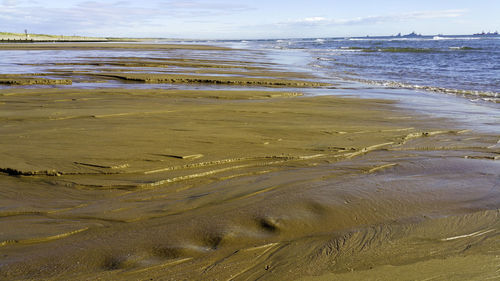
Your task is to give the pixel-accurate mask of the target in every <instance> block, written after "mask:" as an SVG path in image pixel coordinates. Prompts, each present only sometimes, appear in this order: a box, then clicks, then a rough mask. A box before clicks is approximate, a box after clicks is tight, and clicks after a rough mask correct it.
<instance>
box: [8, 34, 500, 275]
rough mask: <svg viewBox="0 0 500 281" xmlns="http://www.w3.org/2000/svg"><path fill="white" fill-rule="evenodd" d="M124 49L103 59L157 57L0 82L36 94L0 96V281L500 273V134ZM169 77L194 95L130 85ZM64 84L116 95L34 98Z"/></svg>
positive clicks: (214, 65) (213, 52)
mask: <svg viewBox="0 0 500 281" xmlns="http://www.w3.org/2000/svg"><path fill="white" fill-rule="evenodd" d="M61 45H64V44H61ZM103 45H104V44H103ZM130 45H131V44H120V45H113V50H115V51H116V52H121V51H123V50H131V49H132V50H134V51H136V52H141V51H145V50H148V51H150V52H151V51H156V50H158V53H156V56H152V55H151V54H149V55H148V56H147V58H144V57H131V56H130V55H129V53H127V55H118V56H116V57H113V58H110V57H109V56H106V55H101V54H96V55H95V57H93V58H88V57H87V58H84V57H78V62H65V63H63V64H55V63H51V64H47V63H45V64H44V63H41V64H40V65H37V67H42V68H46V69H50V70H47V72H45V73H46V74H47V75H40V73H39V74H33V73H32V74H29V73H28V74H18V75H17V76H16V75H11V76H10V77H3V78H2V79H10V80H9V81H21V82H23V83H24V82H26V83H28V84H30V83H34V84H31V86H29V87H32V88H23V87H27V86H19V87H12V88H2V89H0V108H1V109H2V110H1V113H0V130H1V133H2V135H3V137H2V139H1V140H0V144H1V145H0V147H1V150H0V155H1V157H0V158H1V159H2V160H1V161H0V182H1V183H2V187H1V188H0V193H1V194H2V195H4V196H2V198H1V199H0V203H1V204H2V206H4V208H3V209H2V210H1V211H0V224H2V226H1V228H2V229H6V230H5V231H4V232H2V233H1V234H0V248H1V249H2V252H3V254H4V255H3V256H2V257H1V258H0V277H1V278H6V279H33V278H35V279H40V278H48V279H54V278H57V279H73V280H88V279H94V278H101V279H104V280H113V279H121V280H137V279H145V278H158V279H195V280H202V279H221V278H233V279H257V278H261V279H263V280H296V279H301V278H307V277H311V276H323V278H325V279H329V278H343V279H344V278H351V279H356V278H359V277H363V278H368V279H370V278H373V279H376V278H378V277H384V276H385V277H387V278H388V279H399V280H411V279H416V278H423V277H424V276H425V277H433V276H436V275H437V274H439V275H440V276H444V277H443V278H446V276H447V277H450V278H459V277H460V278H462V277H463V278H466V279H467V278H473V279H474V278H475V279H485V278H490V277H494V276H495V274H497V273H496V271H495V270H496V269H495V261H496V259H497V258H496V255H498V253H500V249H499V248H498V247H499V246H498V245H500V244H499V243H498V234H499V229H500V225H499V221H500V220H499V219H498V218H499V216H500V215H499V207H500V200H499V198H500V190H498V187H499V183H498V178H497V175H496V174H495V171H497V169H498V163H497V162H496V159H497V158H496V157H498V154H499V153H500V146H499V144H498V135H495V134H488V133H478V132H473V131H467V130H463V129H462V128H461V127H460V126H459V125H457V124H452V123H451V122H448V121H447V120H445V119H443V118H437V117H429V116H424V115H419V114H417V113H415V112H413V111H412V112H409V111H407V110H405V109H402V108H400V107H399V106H398V103H397V102H396V101H390V100H383V99H376V98H371V99H366V98H363V99H362V98H356V97H339V96H308V95H307V93H308V90H309V89H311V90H314V89H320V90H324V91H329V90H332V91H333V90H335V89H334V88H335V87H336V86H337V85H326V84H321V83H318V81H317V80H318V79H315V78H314V73H306V74H304V73H299V72H294V71H293V69H289V68H288V69H286V70H287V71H285V72H283V68H286V67H285V66H283V65H280V64H278V63H274V62H270V61H267V60H266V56H265V54H264V55H256V52H253V51H248V50H247V51H245V50H237V51H235V50H230V49H227V48H222V47H205V46H198V45H192V46H190V45H172V46H171V45H162V46H153V45H152V44H151V45H148V44H140V45H138V46H130ZM22 48H29V47H28V46H26V47H22ZM43 48H45V49H55V50H57V49H59V48H68V46H59V45H57V44H56V45H52V44H47V45H46V46H43ZM71 48H73V47H71ZM104 48H105V50H109V48H107V47H101V46H100V45H99V44H97V45H96V44H86V45H85V46H80V47H76V48H73V49H74V50H75V51H78V50H80V49H87V50H94V51H96V52H97V51H99V50H103V49H104ZM6 49H8V50H15V48H9V47H6V48H2V45H0V52H2V50H6ZM165 50H166V51H168V52H164V51H165ZM180 58H182V59H180ZM68 68H70V69H69V70H68ZM138 72H139V73H141V74H140V75H139V76H140V77H139V78H141V79H135V80H133V81H127V79H126V78H127V77H128V78H133V77H132V76H134V75H135V76H137V75H138V74H137V73H138ZM41 74H43V73H41ZM131 75H132V76H131ZM173 75H182V76H173ZM135 76H134V77H135ZM124 77H125V79H123V78H124ZM144 77H146V78H144ZM148 77H149V78H148ZM151 77H152V78H154V79H155V80H154V81H149V80H148V79H150V78H151ZM172 77H174V78H176V79H181V80H182V79H186V77H191V78H189V79H188V80H186V81H184V82H183V83H187V84H189V85H191V86H195V87H196V88H197V89H190V90H183V89H159V88H151V89H140V90H139V89H128V88H127V85H128V84H127V83H139V84H141V83H147V82H148V81H149V82H154V83H157V84H155V85H163V84H165V83H166V84H171V83H172V82H173V81H172V80H170V79H171V78H172ZM193 77H196V78H193ZM207 77H208V78H207ZM135 78H137V77H135ZM152 78H151V79H152ZM44 79H45V80H44ZM59 79H66V80H70V81H71V82H72V83H73V84H76V85H78V83H83V82H86V83H88V82H89V81H90V82H91V83H96V84H97V83H110V81H111V80H112V82H113V83H117V84H116V85H117V86H116V87H114V88H93V89H82V88H57V87H59V86H58V84H57V83H55V82H54V83H55V85H53V86H54V87H56V88H40V86H38V85H37V83H41V84H43V83H52V82H51V81H52V80H54V81H57V80H59ZM108 79H111V80H108ZM101 80H104V81H101ZM124 80H125V81H124ZM37 81H38V82H37ZM221 81H222V82H223V81H226V82H227V81H239V82H238V83H232V84H231V83H226V84H223V83H221ZM211 84H218V85H219V86H220V87H221V88H220V89H211V88H210V85H211ZM235 84H236V85H235ZM252 84H256V85H259V87H262V88H266V89H268V90H265V91H264V90H260V89H259V90H256V89H253V88H252ZM277 84H282V85H283V86H284V87H285V88H284V89H282V88H279V87H278V88H276V87H271V86H275V85H277ZM242 85H244V86H242ZM235 87H238V88H237V90H235ZM242 88H243V89H245V90H242ZM330 88H331V89H330ZM290 89H291V90H290ZM359 91H363V90H362V89H360V90H359ZM366 91H369V90H368V89H367V90H366ZM492 186H493V189H492ZM471 187H474V188H473V189H472V188H471ZM60 256H64V257H65V259H60V258H57V257H60ZM445 259H450V260H451V261H453V262H455V261H460V262H458V264H459V265H466V264H467V265H468V266H461V268H460V274H461V275H457V273H456V270H458V267H457V266H454V265H453V262H447V261H446V260H445ZM436 264H443V265H444V266H445V268H446V269H447V270H446V271H443V272H436V271H435V268H436ZM42 268H43V270H42ZM388 272H390V273H391V274H392V275H391V276H389V277H388V276H387V273H388ZM371 273H373V275H370V274H371ZM384 274H385V275H384ZM457 276H459V277H457ZM405 278H406V279H405Z"/></svg>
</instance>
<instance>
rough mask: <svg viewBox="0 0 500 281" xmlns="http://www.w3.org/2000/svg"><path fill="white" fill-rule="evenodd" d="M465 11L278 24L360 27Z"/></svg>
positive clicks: (324, 19) (296, 21)
mask: <svg viewBox="0 0 500 281" xmlns="http://www.w3.org/2000/svg"><path fill="white" fill-rule="evenodd" d="M465 12H466V10H442V11H418V12H411V13H402V14H391V15H378V16H366V17H356V18H348V19H334V18H324V17H307V18H303V19H298V20H293V21H287V22H282V23H279V25H296V24H299V25H300V24H307V25H362V24H373V23H382V22H397V21H408V20H416V19H437V18H456V17H461V16H462V15H464V14H465Z"/></svg>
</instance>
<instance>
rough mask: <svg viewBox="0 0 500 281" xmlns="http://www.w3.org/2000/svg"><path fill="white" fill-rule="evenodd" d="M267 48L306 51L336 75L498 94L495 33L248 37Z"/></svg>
mask: <svg viewBox="0 0 500 281" xmlns="http://www.w3.org/2000/svg"><path fill="white" fill-rule="evenodd" d="M241 44H247V45H250V46H252V45H253V46H259V47H262V48H266V49H292V50H305V51H307V52H309V53H310V54H311V55H312V56H314V58H315V59H316V62H315V63H314V64H315V66H317V67H321V68H326V69H328V72H329V73H331V74H332V75H335V76H337V77H339V78H343V79H348V80H356V79H364V80H366V81H373V82H378V83H388V82H393V83H394V84H395V85H396V84H398V85H399V86H400V87H418V86H420V87H422V86H427V87H439V88H443V89H450V90H451V89H454V90H463V91H472V92H474V93H476V92H477V93H476V94H479V93H488V94H487V95H488V96H490V97H494V98H495V97H496V98H498V97H499V92H500V37H478V36H476V37H474V36H439V37H437V36H436V37H421V38H398V37H372V38H325V39H289V40H277V41H275V40H262V41H247V42H245V43H241Z"/></svg>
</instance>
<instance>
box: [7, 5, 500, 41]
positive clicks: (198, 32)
mask: <svg viewBox="0 0 500 281" xmlns="http://www.w3.org/2000/svg"><path fill="white" fill-rule="evenodd" d="M499 15H500V0H475V1H471V0H467V1H466V0H419V1H405V0H379V1H376V0H373V1H370V0H357V1H356V0H350V1H346V0H342V1H340V0H330V1H326V0H306V1H298V0H286V1H285V0H253V1H252V0H248V1H236V0H232V1H230V0H186V1H180V0H142V1H132V0H130V1H129V0H123V1H119V0H118V1H116V0H115V1H113V0H112V1H98V0H96V1H83V0H65V1H61V0H43V1H42V0H0V31H10V32H23V31H24V29H28V31H29V32H31V33H50V34H58V35H74V34H76V35H88V36H124V37H126V36H129V37H175V38H202V39H254V38H290V37H337V36H365V35H391V34H396V33H399V32H401V33H410V32H412V31H416V32H417V33H422V34H471V33H476V32H480V31H483V30H484V31H495V30H499V31H500V16H499Z"/></svg>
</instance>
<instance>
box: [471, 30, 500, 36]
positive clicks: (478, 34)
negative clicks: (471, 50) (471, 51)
mask: <svg viewBox="0 0 500 281" xmlns="http://www.w3.org/2000/svg"><path fill="white" fill-rule="evenodd" d="M473 35H476V36H497V35H498V31H495V32H488V33H485V32H484V31H483V32H481V33H475V34H473Z"/></svg>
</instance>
